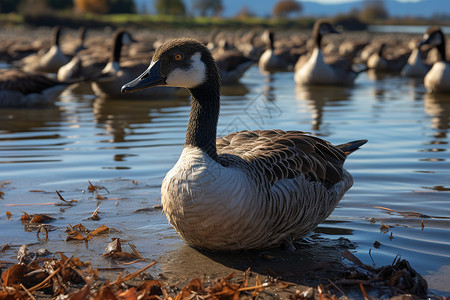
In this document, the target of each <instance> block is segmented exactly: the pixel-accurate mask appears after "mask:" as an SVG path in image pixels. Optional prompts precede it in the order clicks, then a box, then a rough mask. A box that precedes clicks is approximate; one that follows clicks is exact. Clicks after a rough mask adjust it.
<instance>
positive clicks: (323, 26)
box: [294, 20, 359, 85]
mask: <svg viewBox="0 0 450 300" xmlns="http://www.w3.org/2000/svg"><path fill="white" fill-rule="evenodd" d="M330 33H338V32H337V31H336V30H335V29H334V28H333V26H332V25H331V24H330V23H329V22H327V21H325V20H317V21H316V23H315V24H314V28H313V40H314V50H313V52H312V54H311V56H310V57H309V58H308V57H307V56H300V58H299V60H298V62H297V64H296V65H295V75H294V80H295V82H296V83H297V84H300V85H352V84H353V82H354V80H355V78H356V76H357V75H358V73H359V72H355V71H353V70H352V63H351V61H349V60H348V59H346V58H344V57H329V58H327V59H324V56H323V53H322V50H321V43H322V38H323V36H324V35H325V34H330Z"/></svg>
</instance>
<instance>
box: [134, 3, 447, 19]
mask: <svg viewBox="0 0 450 300" xmlns="http://www.w3.org/2000/svg"><path fill="white" fill-rule="evenodd" d="M134 1H135V3H136V7H137V8H138V10H139V11H141V12H142V11H147V12H154V9H153V0H150V1H149V0H134ZM183 1H184V3H185V4H186V7H187V9H188V10H189V11H192V0H183ZM278 1H279V0H256V1H255V0H222V3H223V5H224V11H223V13H222V15H223V16H225V17H232V16H235V15H236V14H237V13H238V12H239V11H240V10H241V9H242V8H243V7H244V6H247V7H248V9H249V10H250V11H251V12H252V13H253V14H255V15H257V16H260V17H266V16H270V15H271V12H272V8H273V6H274V5H275V3H277V2H278ZM299 2H300V3H301V4H302V6H303V11H302V15H308V16H324V17H326V16H332V15H335V14H339V13H347V12H349V11H350V10H352V9H354V8H359V9H361V8H362V7H363V3H364V0H357V1H355V2H350V3H341V4H321V3H317V2H314V1H308V0H301V1H299ZM449 3H450V1H449V0H420V1H417V2H399V1H396V0H384V4H385V7H386V9H387V10H388V12H389V15H390V16H393V17H405V16H413V17H432V16H433V15H435V14H447V15H450V5H449Z"/></svg>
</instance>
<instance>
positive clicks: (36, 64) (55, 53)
mask: <svg viewBox="0 0 450 300" xmlns="http://www.w3.org/2000/svg"><path fill="white" fill-rule="evenodd" d="M60 35H61V27H59V26H56V27H55V28H54V29H53V40H52V46H51V47H50V49H49V50H48V51H47V52H46V53H45V54H44V55H42V56H39V55H32V56H27V57H25V58H24V59H23V60H22V64H23V69H24V70H25V71H37V72H46V73H56V72H58V70H59V68H60V67H62V66H63V65H65V64H66V63H68V62H69V61H70V59H69V58H68V57H67V56H66V55H65V54H64V53H63V52H62V51H61V47H60V45H59V41H60Z"/></svg>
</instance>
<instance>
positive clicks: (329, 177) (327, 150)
mask: <svg viewBox="0 0 450 300" xmlns="http://www.w3.org/2000/svg"><path fill="white" fill-rule="evenodd" d="M217 152H218V154H219V161H220V163H221V164H222V165H226V166H230V165H233V164H239V163H240V162H239V160H238V161H236V157H235V156H237V157H239V158H240V159H242V160H243V161H245V162H246V164H247V166H246V167H248V168H250V169H251V170H252V173H253V174H260V176H263V177H264V178H263V179H262V180H264V181H265V182H267V183H268V184H270V185H273V184H274V183H275V182H276V181H278V180H282V179H285V178H294V177H297V176H299V175H300V174H304V175H305V177H306V178H307V180H309V181H317V182H321V183H323V184H324V185H325V186H328V187H329V186H331V185H333V184H335V183H337V182H339V181H341V180H342V167H343V164H344V161H345V158H346V157H347V156H346V155H345V153H344V152H343V151H342V150H340V149H339V148H337V147H335V146H333V145H331V144H330V143H328V142H326V141H324V140H322V139H319V138H316V137H313V136H309V135H306V134H305V133H304V132H301V131H282V130H256V131H248V130H246V131H241V132H235V133H232V134H230V135H227V136H225V137H223V138H220V139H218V140H217ZM229 154H231V156H230V155H229Z"/></svg>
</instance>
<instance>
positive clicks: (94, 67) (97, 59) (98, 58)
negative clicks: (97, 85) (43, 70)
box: [58, 29, 135, 81]
mask: <svg viewBox="0 0 450 300" xmlns="http://www.w3.org/2000/svg"><path fill="white" fill-rule="evenodd" d="M134 42H135V40H134V39H133V37H132V36H131V35H130V34H129V33H128V32H127V31H125V30H123V29H119V30H117V31H116V33H115V34H114V36H113V43H112V48H111V51H110V52H109V56H108V52H105V51H104V50H103V48H101V47H96V48H95V49H93V50H89V49H88V50H84V51H81V52H80V53H79V54H78V55H76V56H75V57H74V58H72V60H71V61H70V62H69V63H67V64H65V65H64V66H62V67H61V68H60V69H59V71H58V79H59V80H74V79H81V80H85V81H92V80H96V79H98V78H99V77H100V76H101V75H102V74H101V73H102V70H103V69H105V67H106V65H107V64H108V62H110V64H117V65H119V63H120V59H121V53H122V47H123V46H124V45H130V44H131V43H134ZM117 67H118V66H117Z"/></svg>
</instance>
